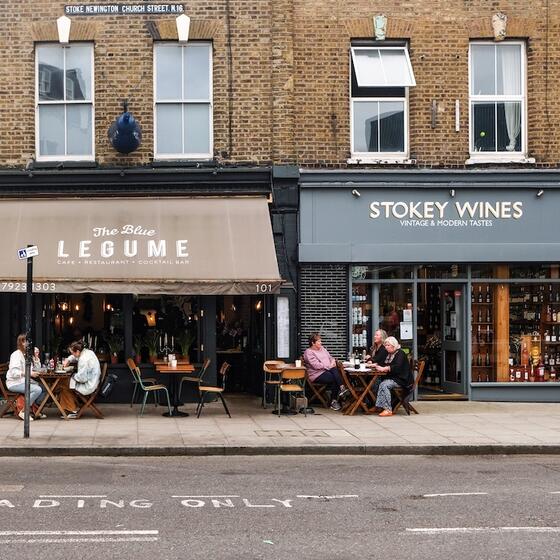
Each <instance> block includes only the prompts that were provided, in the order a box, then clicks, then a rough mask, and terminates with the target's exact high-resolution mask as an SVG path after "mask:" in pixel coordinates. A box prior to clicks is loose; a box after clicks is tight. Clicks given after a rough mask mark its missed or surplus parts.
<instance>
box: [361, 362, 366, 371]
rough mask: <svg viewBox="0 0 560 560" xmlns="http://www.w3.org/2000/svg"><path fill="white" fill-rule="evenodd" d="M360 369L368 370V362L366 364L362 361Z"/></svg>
mask: <svg viewBox="0 0 560 560" xmlns="http://www.w3.org/2000/svg"><path fill="white" fill-rule="evenodd" d="M360 369H361V370H362V371H365V370H366V364H365V363H361V364H360Z"/></svg>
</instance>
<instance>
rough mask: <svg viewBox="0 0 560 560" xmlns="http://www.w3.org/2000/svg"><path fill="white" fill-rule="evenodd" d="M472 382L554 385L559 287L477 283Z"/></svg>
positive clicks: (558, 360) (558, 359) (559, 341)
mask: <svg viewBox="0 0 560 560" xmlns="http://www.w3.org/2000/svg"><path fill="white" fill-rule="evenodd" d="M471 311H472V316H471V328H472V332H471V340H472V351H471V356H472V364H471V366H472V368H471V371H472V377H471V380H472V381H473V382H475V383H476V382H487V381H499V382H512V383H520V382H529V383H537V382H549V383H551V382H556V381H557V380H558V372H559V370H560V284H558V283H554V282H550V283H546V280H545V282H543V283H521V282H519V283H506V282H504V283H503V284H499V283H498V284H497V283H485V282H480V283H474V284H473V287H472V293H471Z"/></svg>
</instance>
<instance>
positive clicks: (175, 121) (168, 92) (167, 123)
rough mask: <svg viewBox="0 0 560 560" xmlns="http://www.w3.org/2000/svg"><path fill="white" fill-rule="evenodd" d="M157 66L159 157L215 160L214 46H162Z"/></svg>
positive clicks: (156, 55)
mask: <svg viewBox="0 0 560 560" xmlns="http://www.w3.org/2000/svg"><path fill="white" fill-rule="evenodd" d="M154 64H155V72H154V75H155V95H154V98H155V107H154V120H155V135H154V141H155V147H154V152H155V157H156V158H159V159H202V158H204V159H208V158H211V157H212V45H211V43H205V42H189V43H188V44H187V45H179V44H177V43H159V44H156V46H155V51H154Z"/></svg>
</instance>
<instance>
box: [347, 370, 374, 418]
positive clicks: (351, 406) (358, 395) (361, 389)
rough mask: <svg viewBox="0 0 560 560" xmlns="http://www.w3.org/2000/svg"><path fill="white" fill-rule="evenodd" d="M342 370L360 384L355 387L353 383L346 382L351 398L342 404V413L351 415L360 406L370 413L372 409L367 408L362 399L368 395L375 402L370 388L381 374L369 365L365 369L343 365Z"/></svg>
mask: <svg viewBox="0 0 560 560" xmlns="http://www.w3.org/2000/svg"><path fill="white" fill-rule="evenodd" d="M344 371H345V372H346V373H347V374H348V376H349V377H350V378H352V379H358V380H359V382H360V385H361V386H358V387H357V386H355V385H354V384H353V383H350V382H348V384H347V386H348V390H349V391H350V394H351V395H352V397H353V400H350V402H349V403H348V404H347V405H345V406H344V409H343V413H344V414H346V415H348V416H353V415H354V414H356V412H357V410H358V408H360V407H361V408H362V409H363V411H364V412H365V413H366V414H371V413H372V410H371V409H370V408H368V406H367V404H366V403H365V402H364V399H365V398H366V396H367V395H369V396H370V397H371V398H372V399H373V401H374V402H375V394H374V393H373V392H372V390H371V389H372V387H373V384H374V383H375V381H376V379H377V378H378V377H379V376H380V375H382V374H381V373H380V372H377V371H373V369H372V368H369V367H368V368H366V369H356V368H354V367H345V368H344ZM369 377H371V379H370V380H369V382H368V378H369Z"/></svg>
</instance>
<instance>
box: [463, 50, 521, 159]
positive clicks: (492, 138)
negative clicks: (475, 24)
mask: <svg viewBox="0 0 560 560" xmlns="http://www.w3.org/2000/svg"><path fill="white" fill-rule="evenodd" d="M525 67H526V65H525V44H524V43H523V42H520V41H516V42H503V43H499V44H496V43H488V42H480V41H474V42H472V43H471V44H470V49H469V92H470V103H469V113H470V115H469V120H470V154H471V160H473V161H471V163H476V162H478V161H484V160H496V159H499V160H500V161H506V162H507V161H519V160H521V161H523V160H524V159H526V151H527V148H526V146H527V139H526V127H527V125H526V123H527V116H526V112H527V111H526V77H525V75H526V71H525Z"/></svg>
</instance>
